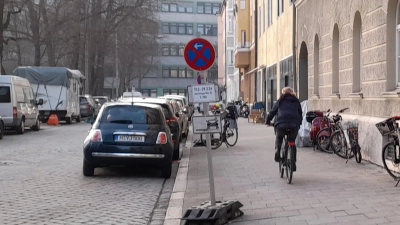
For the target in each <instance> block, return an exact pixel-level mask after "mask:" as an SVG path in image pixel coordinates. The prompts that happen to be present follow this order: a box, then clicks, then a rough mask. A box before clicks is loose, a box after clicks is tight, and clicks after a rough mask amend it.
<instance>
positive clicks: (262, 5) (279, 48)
mask: <svg viewBox="0 0 400 225" xmlns="http://www.w3.org/2000/svg"><path fill="white" fill-rule="evenodd" d="M256 10H257V11H258V18H257V21H258V24H259V26H258V27H257V33H258V36H257V38H258V40H259V41H258V51H257V71H256V72H257V74H256V76H257V81H259V82H257V87H256V89H257V99H258V101H262V102H264V103H265V105H266V108H267V110H268V109H270V108H271V107H272V106H273V103H274V102H275V101H276V100H277V99H278V98H279V97H280V95H281V90H282V88H283V87H288V86H289V87H292V88H295V89H297V87H296V86H297V85H296V82H295V73H294V72H295V71H294V69H293V68H294V62H295V61H294V60H293V42H294V35H293V34H294V32H293V29H294V27H293V16H294V14H293V13H294V6H293V0H259V1H258V4H257V9H256ZM307 97H308V96H307V95H305V96H303V95H300V99H301V100H305V99H307Z"/></svg>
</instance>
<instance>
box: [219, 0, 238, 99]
mask: <svg viewBox="0 0 400 225" xmlns="http://www.w3.org/2000/svg"><path fill="white" fill-rule="evenodd" d="M235 2H236V1H235V0H224V1H223V3H222V7H221V13H220V14H219V16H218V19H219V21H220V23H219V24H220V26H219V27H218V30H219V34H218V40H219V41H218V48H219V51H218V55H219V58H218V77H224V83H223V85H225V86H226V99H227V101H232V100H238V99H239V82H240V77H239V69H238V68H236V67H235V55H234V52H235V43H236V20H235V7H234V6H235Z"/></svg>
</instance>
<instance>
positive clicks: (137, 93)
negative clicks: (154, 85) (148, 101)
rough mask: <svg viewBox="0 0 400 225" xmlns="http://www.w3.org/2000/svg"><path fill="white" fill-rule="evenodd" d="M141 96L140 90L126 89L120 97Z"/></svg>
mask: <svg viewBox="0 0 400 225" xmlns="http://www.w3.org/2000/svg"><path fill="white" fill-rule="evenodd" d="M132 97H133V98H141V97H143V95H142V93H141V92H138V91H134V92H130V91H126V92H124V93H123V94H122V97H121V98H132Z"/></svg>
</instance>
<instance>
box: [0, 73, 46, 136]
mask: <svg viewBox="0 0 400 225" xmlns="http://www.w3.org/2000/svg"><path fill="white" fill-rule="evenodd" d="M42 104H43V99H38V101H36V99H35V97H34V95H33V91H32V87H31V84H30V83H29V81H28V80H27V79H25V78H21V77H17V76H11V75H2V76H0V117H1V118H2V119H3V122H4V127H5V129H6V130H15V131H16V132H17V133H18V134H23V133H24V132H25V127H30V128H31V129H32V130H34V131H38V130H40V118H39V112H38V105H42Z"/></svg>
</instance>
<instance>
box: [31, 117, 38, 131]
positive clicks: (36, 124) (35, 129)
mask: <svg viewBox="0 0 400 225" xmlns="http://www.w3.org/2000/svg"><path fill="white" fill-rule="evenodd" d="M32 130H33V131H39V130H40V121H39V119H37V120H36V123H35V125H33V126H32Z"/></svg>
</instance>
